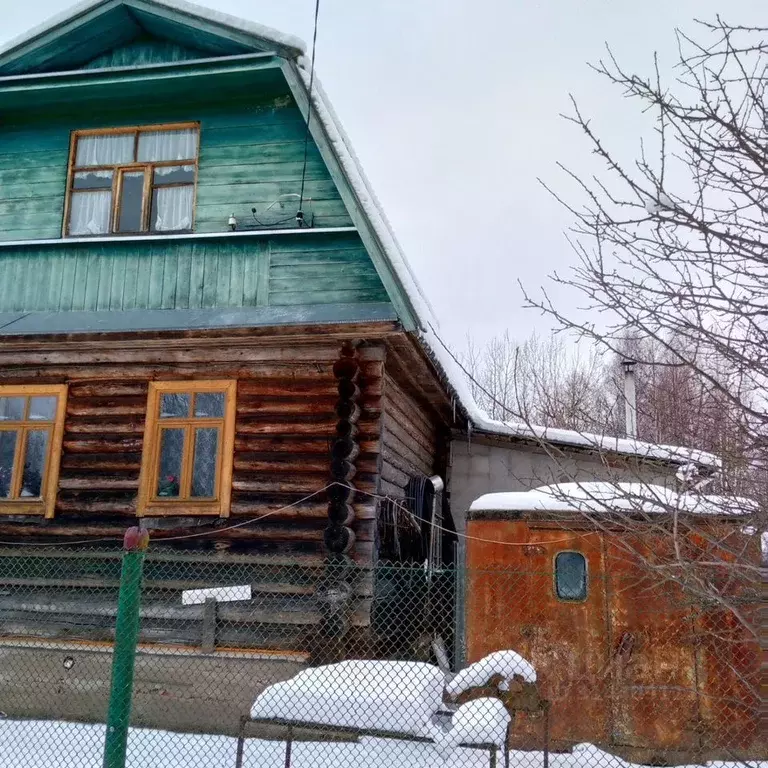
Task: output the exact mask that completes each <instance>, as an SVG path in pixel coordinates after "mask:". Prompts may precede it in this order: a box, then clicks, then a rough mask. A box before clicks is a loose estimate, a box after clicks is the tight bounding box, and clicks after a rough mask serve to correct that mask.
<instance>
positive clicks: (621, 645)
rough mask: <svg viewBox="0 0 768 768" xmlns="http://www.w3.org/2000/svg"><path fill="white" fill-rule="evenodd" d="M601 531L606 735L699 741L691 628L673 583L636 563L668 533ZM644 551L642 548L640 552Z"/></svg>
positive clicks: (618, 740) (627, 740) (657, 743)
mask: <svg viewBox="0 0 768 768" xmlns="http://www.w3.org/2000/svg"><path fill="white" fill-rule="evenodd" d="M611 536H612V535H611V534H606V562H607V564H608V566H609V568H608V572H609V574H610V579H609V584H608V607H609V609H608V612H609V618H610V626H609V635H610V642H611V698H612V699H613V702H614V706H613V711H614V715H613V722H612V724H611V731H612V739H611V740H612V742H613V743H614V744H618V745H626V746H628V747H634V748H637V749H642V750H651V751H654V750H674V751H684V752H691V751H693V752H695V751H696V750H698V749H699V747H700V730H701V728H700V704H699V691H698V688H699V683H698V677H697V664H696V657H697V643H698V641H697V632H696V628H695V624H694V621H693V619H692V615H691V607H690V605H688V604H687V602H686V600H685V599H684V596H683V594H682V592H681V590H680V589H678V588H677V587H676V586H675V585H674V584H671V583H669V582H667V583H663V584H662V583H661V581H660V580H659V579H658V578H657V577H656V576H654V575H652V574H651V572H650V571H649V569H648V567H647V566H645V567H644V566H642V565H641V564H640V562H639V560H638V558H637V557H636V556H635V554H634V553H635V552H640V553H641V554H642V555H643V556H644V557H648V558H649V559H650V560H652V559H653V556H654V552H655V553H656V554H657V555H658V554H661V551H660V548H662V547H665V546H668V541H666V540H662V539H659V540H658V541H653V540H648V539H644V540H643V541H642V542H632V545H631V547H627V546H622V545H621V544H620V543H618V542H617V541H615V540H613V539H612V538H611ZM643 553H644V554H643Z"/></svg>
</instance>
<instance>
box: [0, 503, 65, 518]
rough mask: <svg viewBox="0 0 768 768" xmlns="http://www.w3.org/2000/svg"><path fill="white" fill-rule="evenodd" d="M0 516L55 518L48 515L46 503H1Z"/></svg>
mask: <svg viewBox="0 0 768 768" xmlns="http://www.w3.org/2000/svg"><path fill="white" fill-rule="evenodd" d="M0 515H35V516H37V517H53V513H51V514H48V510H47V509H46V508H45V502H34V501H0Z"/></svg>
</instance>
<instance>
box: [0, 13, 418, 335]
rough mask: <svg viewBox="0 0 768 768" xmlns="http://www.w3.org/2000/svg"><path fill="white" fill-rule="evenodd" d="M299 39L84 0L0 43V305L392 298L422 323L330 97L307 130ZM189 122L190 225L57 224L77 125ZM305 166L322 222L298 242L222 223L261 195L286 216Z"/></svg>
mask: <svg viewBox="0 0 768 768" xmlns="http://www.w3.org/2000/svg"><path fill="white" fill-rule="evenodd" d="M303 51H304V49H303V45H302V44H301V42H300V41H296V40H295V39H294V38H290V37H287V36H283V35H281V34H280V33H277V32H274V31H271V30H267V29H265V28H263V27H260V26H259V25H256V24H251V23H249V22H239V21H238V20H233V19H231V18H227V17H225V16H224V15H222V14H218V13H216V12H212V11H206V10H204V9H196V8H195V7H193V6H191V5H189V4H187V3H184V2H182V0H92V2H89V3H86V4H85V5H82V6H79V7H78V8H77V9H76V10H75V11H74V12H72V13H70V14H69V15H66V16H63V17H61V18H59V19H58V20H56V21H55V22H54V23H51V24H49V25H47V26H45V27H44V28H42V29H40V30H38V31H37V32H35V33H32V34H30V35H29V36H28V37H26V38H25V39H22V40H21V41H20V42H18V43H16V44H13V45H12V46H10V47H8V48H6V49H5V50H3V51H0V274H2V275H3V278H4V279H5V277H6V276H8V277H7V279H8V281H9V282H7V283H5V284H4V285H3V287H2V291H3V292H2V293H0V313H6V314H7V313H9V312H11V313H13V312H33V313H34V312H75V311H79V312H89V311H109V312H112V311H118V312H123V311H130V310H134V309H136V310H146V311H150V310H151V311H156V310H161V309H172V310H179V311H184V312H189V311H196V310H198V309H199V308H205V309H207V308H211V309H216V308H225V309H226V308H233V309H235V308H241V307H242V308H246V309H247V308H249V307H254V306H258V307H269V306H274V307H279V306H283V305H297V306H298V305H301V306H304V307H306V306H319V305H324V306H330V305H334V304H338V306H339V307H341V306H342V304H343V305H345V306H351V305H355V306H357V305H365V304H368V306H370V307H371V308H373V307H374V306H379V307H380V306H382V305H387V304H388V302H391V305H392V307H394V310H395V312H396V313H397V317H398V318H399V319H400V320H401V322H402V323H403V325H404V327H406V328H407V329H413V328H415V327H417V326H418V320H417V314H416V310H415V306H414V299H413V297H414V295H415V292H414V289H413V287H412V286H410V282H411V277H410V276H409V273H408V272H407V267H405V269H404V263H403V261H402V254H400V253H399V251H398V248H397V245H396V243H395V242H394V239H393V238H392V236H391V233H389V230H388V225H387V224H386V220H385V219H383V217H382V216H381V214H380V212H379V211H378V209H377V208H376V205H375V203H372V201H371V200H372V193H371V192H370V190H368V188H367V186H366V185H367V182H365V180H364V178H363V177H362V174H361V172H360V170H359V168H357V166H356V161H355V160H354V158H353V157H352V156H351V155H350V152H349V147H348V145H347V140H346V138H344V137H342V135H341V134H339V132H338V127H337V126H336V125H335V122H334V121H335V118H333V116H332V115H331V114H330V112H329V111H328V110H327V108H325V107H324V108H323V110H325V111H323V110H320V111H319V112H318V113H317V115H316V116H313V117H314V119H313V120H312V123H311V129H310V134H309V136H307V114H308V99H307V82H306V80H304V76H305V73H303V72H302V70H301V68H300V64H299V61H298V58H299V56H300V55H301V54H302V53H303ZM318 87H319V86H318ZM314 96H315V98H316V99H319V100H322V98H324V97H322V98H321V97H320V96H319V94H318V93H315V94H314ZM318 109H319V108H318ZM182 121H183V122H187V121H195V122H199V124H200V130H201V133H200V155H199V171H198V180H197V191H196V195H197V196H196V203H195V223H194V234H192V235H185V236H175V237H174V238H168V237H166V238H163V237H145V238H142V237H138V238H133V239H131V240H130V244H128V242H129V241H128V240H125V239H124V238H120V237H112V238H98V239H96V240H94V241H91V242H85V241H82V240H78V241H75V240H73V241H67V240H62V239H61V234H62V228H63V219H64V208H65V197H66V180H67V168H68V158H69V149H70V137H71V133H72V131H76V130H83V129H89V128H111V127H120V126H149V125H156V124H162V123H172V122H182ZM305 170H306V176H305V178H304V185H303V187H304V200H305V203H304V205H303V210H304V212H305V215H308V216H312V217H313V223H314V229H312V230H311V231H308V232H304V233H302V234H301V235H298V236H299V237H300V238H301V247H300V248H299V249H298V250H297V249H294V251H292V253H293V252H295V254H298V255H288V256H285V257H283V256H282V255H281V253H282V251H281V249H282V248H283V245H284V244H290V243H291V242H292V241H291V240H290V238H291V237H293V235H290V234H288V233H286V234H285V235H282V234H275V235H269V239H268V241H262V239H261V236H260V235H258V234H254V235H253V236H252V237H251V236H249V235H246V236H245V237H240V235H241V232H237V233H236V234H235V235H230V233H229V228H228V220H229V217H230V216H231V215H232V214H234V215H235V216H236V217H237V220H238V222H239V228H240V229H241V230H242V229H243V228H248V226H249V225H250V227H252V228H257V224H258V222H256V217H253V216H252V213H251V211H252V209H253V208H255V209H256V215H257V217H261V220H267V222H268V223H275V227H276V228H277V229H281V228H286V229H290V228H291V227H295V226H296V225H295V223H294V222H295V219H293V217H292V212H295V209H291V206H290V204H289V203H286V204H285V205H283V204H282V203H281V199H284V198H286V197H290V196H294V197H298V194H297V193H298V192H299V191H300V190H301V188H302V174H303V172H304V171H305ZM283 208H287V209H288V210H287V215H286V217H283V218H282V220H281V221H279V220H278V219H279V218H280V217H279V216H277V217H276V216H275V214H279V213H280V211H281V210H282V209H283ZM269 211H271V214H270V216H265V214H266V213H268V212H269ZM261 228H263V225H261ZM269 228H270V229H271V228H274V227H269ZM332 236H333V237H338V238H341V239H342V241H343V245H344V247H340V246H339V244H338V242H337V241H335V240H333V237H332ZM201 237H204V238H212V239H208V240H206V241H205V242H204V243H203V242H201V241H199V240H197V241H196V238H201ZM284 238H285V239H284ZM45 241H47V242H45ZM182 241H183V242H182ZM257 241H258V242H257ZM339 242H340V241H339ZM265 243H266V245H265ZM329 243H330V244H331V245H330V246H329ZM265 248H266V252H267V253H268V254H269V255H268V257H265V256H264V253H265ZM288 250H289V251H290V248H289V249H288ZM334 254H341V255H338V256H337V255H334ZM273 255H274V259H273ZM281 259H283V261H281ZM238 265H239V266H238ZM265 265H266V266H265ZM176 269H178V270H185V271H184V272H183V273H180V274H182V277H178V275H176V273H175V272H174V270H176ZM246 273H247V274H249V275H251V278H249V279H251V280H252V281H253V280H256V282H255V283H253V282H252V284H251V286H250V288H248V287H246V286H245V285H240V284H239V283H238V282H237V281H238V280H240V279H241V278H242V276H243V275H244V274H246ZM199 274H202V275H203V276H204V277H203V280H202V282H201V281H200V280H198V279H197V277H195V275H199ZM96 275H98V283H97V287H94V283H93V280H95V279H97V278H96V277H95V276H96ZM184 275H191V277H189V282H188V281H187V277H185V276H184ZM210 275H215V277H211V278H210V279H209V276H210ZM227 275H228V277H227ZM254 276H256V277H254ZM177 278H178V279H177ZM83 280H85V283H83V282H82V281H83ZM174 280H177V287H176V289H174V291H172V295H173V299H172V300H169V299H168V295H169V294H168V290H170V289H168V287H167V286H169V285H171V283H172V282H173V281H174ZM211 280H213V281H214V283H215V288H214V287H212V286H213V283H212V282H211ZM169 281H170V282H169ZM179 281H180V282H179ZM229 281H232V282H229ZM126 286H128V287H126ZM131 286H137V287H138V286H140V287H141V288H140V289H139V288H137V290H138V293H136V295H135V296H136V297H135V298H132V296H133V293H132V290H133V289H132V288H131ZM201 286H202V287H201ZM142 297H145V298H142ZM152 297H154V298H152ZM158 297H161V298H158ZM417 301H418V299H417ZM196 302H197V303H196ZM199 302H203V303H202V304H201V303H199ZM211 302H212V303H211ZM254 302H255V303H254ZM76 307H77V309H76ZM372 311H373V310H372ZM376 311H378V310H376ZM14 322H15V321H14Z"/></svg>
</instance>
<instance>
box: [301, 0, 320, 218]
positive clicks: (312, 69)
mask: <svg viewBox="0 0 768 768" xmlns="http://www.w3.org/2000/svg"><path fill="white" fill-rule="evenodd" d="M319 17H320V0H315V28H314V32H313V33H312V61H311V64H310V67H309V93H308V94H307V130H306V132H305V133H304V167H303V168H302V171H301V193H300V194H299V212H301V211H302V209H303V207H304V187H305V184H306V179H307V159H308V157H309V131H310V126H311V124H312V91H313V88H314V85H315V52H316V51H317V22H318V19H319Z"/></svg>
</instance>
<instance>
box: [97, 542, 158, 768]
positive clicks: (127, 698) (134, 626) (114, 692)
mask: <svg viewBox="0 0 768 768" xmlns="http://www.w3.org/2000/svg"><path fill="white" fill-rule="evenodd" d="M148 544H149V534H148V533H147V532H146V531H142V530H139V529H138V528H129V529H128V531H127V532H126V534H125V540H124V544H123V549H124V551H123V567H122V572H121V574H120V594H119V596H118V599H117V621H116V622H115V646H114V655H113V657H112V688H111V691H110V697H109V711H108V713H107V735H106V739H105V742H104V768H125V756H126V749H127V746H128V726H129V724H130V719H131V700H132V695H133V669H134V662H135V660H136V645H137V643H138V640H139V621H140V614H139V609H140V604H141V579H142V573H143V570H144V554H145V552H146V549H147V546H148Z"/></svg>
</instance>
